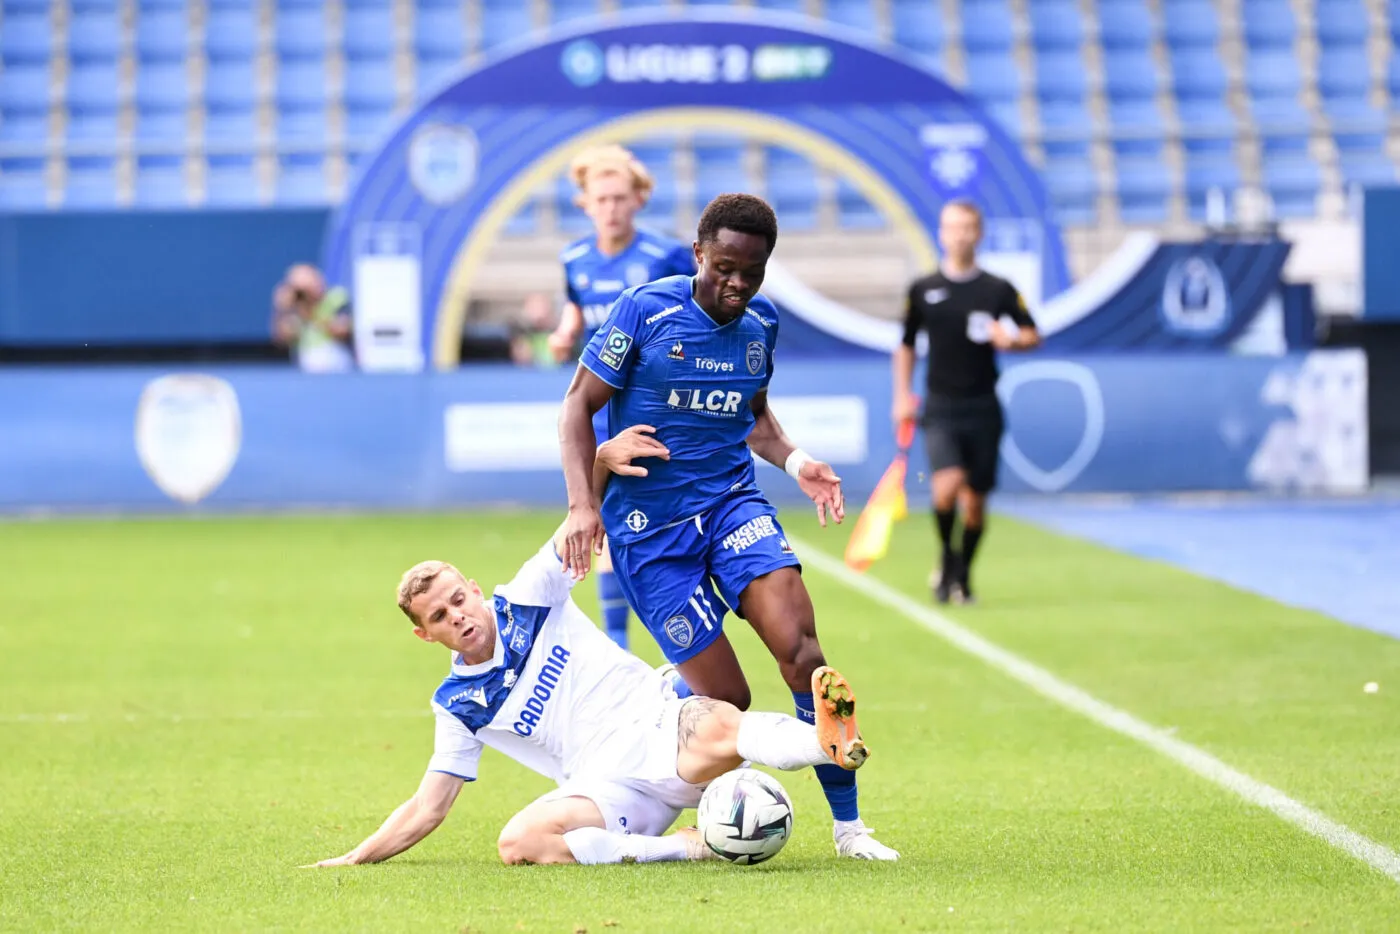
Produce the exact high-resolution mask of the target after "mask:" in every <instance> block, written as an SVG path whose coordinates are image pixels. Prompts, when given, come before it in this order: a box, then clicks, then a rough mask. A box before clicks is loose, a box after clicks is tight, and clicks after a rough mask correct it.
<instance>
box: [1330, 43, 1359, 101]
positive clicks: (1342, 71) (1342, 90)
mask: <svg viewBox="0 0 1400 934" xmlns="http://www.w3.org/2000/svg"><path fill="white" fill-rule="evenodd" d="M1317 90H1318V93H1319V94H1321V95H1322V98H1323V100H1324V101H1337V100H1358V101H1364V100H1366V97H1367V95H1368V93H1369V92H1370V90H1371V63H1370V61H1368V60H1367V58H1366V56H1365V55H1357V54H1355V53H1353V52H1350V51H1344V50H1338V49H1334V48H1324V49H1323V50H1322V54H1321V55H1320V56H1319V58H1318V63H1317Z"/></svg>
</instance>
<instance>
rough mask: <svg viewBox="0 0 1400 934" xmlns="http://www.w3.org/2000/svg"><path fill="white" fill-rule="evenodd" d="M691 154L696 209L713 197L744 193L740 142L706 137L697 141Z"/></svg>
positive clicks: (746, 181) (746, 182)
mask: <svg viewBox="0 0 1400 934" xmlns="http://www.w3.org/2000/svg"><path fill="white" fill-rule="evenodd" d="M694 151H695V201H696V205H697V207H702V206H704V205H706V204H708V203H709V202H710V199H712V198H714V197H715V196H716V195H722V194H725V193H727V192H734V191H747V190H748V189H749V188H750V187H752V186H751V185H750V184H749V178H748V173H747V172H746V170H745V168H744V145H743V141H742V140H740V139H734V138H727V137H707V138H701V139H697V140H696V141H695V145H694Z"/></svg>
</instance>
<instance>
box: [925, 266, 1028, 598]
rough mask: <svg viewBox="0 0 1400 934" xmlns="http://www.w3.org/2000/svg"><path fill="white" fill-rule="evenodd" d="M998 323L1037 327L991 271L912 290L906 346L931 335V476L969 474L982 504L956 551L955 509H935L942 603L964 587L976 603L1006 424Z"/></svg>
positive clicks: (931, 279) (942, 277) (931, 280)
mask: <svg viewBox="0 0 1400 934" xmlns="http://www.w3.org/2000/svg"><path fill="white" fill-rule="evenodd" d="M1008 319H1009V321H1008ZM993 321H1000V323H1001V326H1002V327H1003V328H1005V329H1006V330H1008V331H1014V330H1016V329H1017V328H1026V329H1034V328H1035V322H1034V321H1033V320H1032V319H1031V316H1030V313H1029V312H1027V311H1026V303H1025V301H1024V300H1023V299H1022V298H1021V296H1020V293H1018V292H1017V291H1016V288H1015V286H1013V285H1012V284H1011V283H1010V282H1007V281H1006V280H1005V279H1002V278H1000V277H998V276H994V275H992V274H991V273H989V272H985V271H983V270H981V269H977V268H975V267H974V268H973V270H972V272H971V274H970V275H968V276H959V277H956V278H950V277H949V276H948V275H946V274H945V273H943V272H936V273H934V274H933V275H930V276H925V277H923V278H921V279H917V280H915V281H914V283H913V284H912V285H910V287H909V295H908V304H907V306H906V310H905V315H904V346H905V347H907V348H910V350H912V349H913V348H914V345H915V342H916V341H917V340H918V336H919V332H920V331H923V332H924V333H926V334H927V335H928V366H927V369H928V373H927V378H928V382H927V389H926V394H925V396H924V409H923V415H922V419H921V425H922V428H923V431H924V443H925V445H926V447H927V450H928V460H929V469H930V470H931V471H933V472H935V473H936V472H937V471H940V470H947V469H949V468H955V467H956V468H961V469H962V470H963V471H964V472H965V473H966V475H967V487H968V489H970V490H971V491H972V493H973V494H974V495H975V496H976V497H977V498H978V500H979V503H978V505H979V510H978V513H979V515H978V517H977V519H976V525H975V527H974V526H973V525H972V524H971V523H968V522H967V519H968V517H967V516H965V517H964V521H965V525H964V528H963V535H962V547H961V549H958V550H953V549H952V547H951V539H952V526H953V523H954V521H955V517H956V516H955V512H954V510H953V509H947V510H942V511H939V510H937V509H936V510H935V519H936V521H937V523H938V526H939V534H940V537H941V539H942V541H943V547H944V555H943V572H942V575H941V578H942V579H941V581H940V583H939V587H940V588H941V592H940V594H939V598H940V600H946V599H947V594H948V590H949V589H953V590H954V591H955V592H956V591H957V589H958V588H961V592H960V594H958V595H959V596H961V597H962V598H963V599H970V598H971V590H970V588H969V587H968V584H967V580H968V568H969V567H970V565H971V563H972V557H973V554H974V552H975V551H976V548H977V541H978V539H979V538H980V536H981V530H982V529H981V517H980V500H981V498H983V497H985V496H986V494H988V493H990V492H991V491H992V490H993V489H994V488H995V487H996V482H997V459H998V452H999V450H1000V447H1001V436H1002V432H1003V430H1004V429H1005V425H1006V422H1005V418H1004V416H1003V414H1002V409H1001V403H1000V402H999V401H998V399H997V393H996V387H997V375H998V372H997V357H996V354H997V351H996V349H995V348H994V347H993V346H992V322H993ZM1011 322H1014V324H1015V328H1012V327H1011V326H1010V323H1011Z"/></svg>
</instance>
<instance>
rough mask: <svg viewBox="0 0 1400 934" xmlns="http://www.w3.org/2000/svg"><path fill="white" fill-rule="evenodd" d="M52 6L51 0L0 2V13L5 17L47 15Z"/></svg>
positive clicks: (9, 0)
mask: <svg viewBox="0 0 1400 934" xmlns="http://www.w3.org/2000/svg"><path fill="white" fill-rule="evenodd" d="M52 6H53V0H0V13H4V15H6V16H12V15H15V14H18V15H20V16H23V15H25V14H26V13H47V12H48V11H49V9H50V8H51V7H52Z"/></svg>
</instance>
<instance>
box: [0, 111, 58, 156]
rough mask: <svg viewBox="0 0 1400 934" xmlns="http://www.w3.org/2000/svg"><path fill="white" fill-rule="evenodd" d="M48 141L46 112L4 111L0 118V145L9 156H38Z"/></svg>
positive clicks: (42, 152)
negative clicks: (2, 116)
mask: <svg viewBox="0 0 1400 934" xmlns="http://www.w3.org/2000/svg"><path fill="white" fill-rule="evenodd" d="M48 141H49V117H48V112H47V111H44V112H41V113H35V112H30V113H26V112H23V111H19V112H14V111H8V110H7V111H5V112H4V118H3V119H0V146H3V148H4V150H5V152H7V153H8V154H9V155H11V156H19V157H21V158H30V159H34V158H39V157H41V156H43V154H44V153H45V152H46V151H47V148H48Z"/></svg>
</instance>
